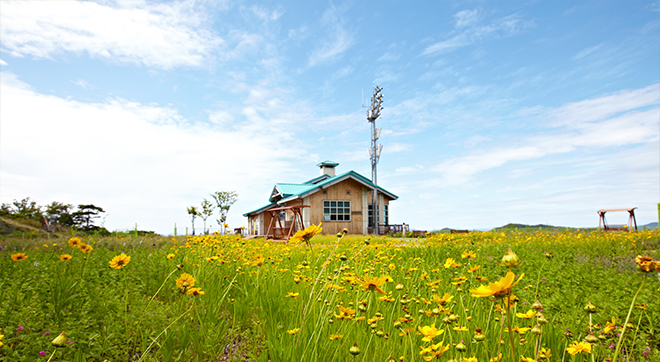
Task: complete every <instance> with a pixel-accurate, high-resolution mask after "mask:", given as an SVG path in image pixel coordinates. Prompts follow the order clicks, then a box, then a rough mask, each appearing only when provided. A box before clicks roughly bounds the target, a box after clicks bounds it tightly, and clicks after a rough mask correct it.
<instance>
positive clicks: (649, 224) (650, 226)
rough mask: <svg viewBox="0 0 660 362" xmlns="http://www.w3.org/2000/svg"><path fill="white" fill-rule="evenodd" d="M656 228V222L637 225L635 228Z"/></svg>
mask: <svg viewBox="0 0 660 362" xmlns="http://www.w3.org/2000/svg"><path fill="white" fill-rule="evenodd" d="M657 228H658V223H657V222H651V223H648V224H645V225H637V229H639V230H647V229H650V230H653V229H657Z"/></svg>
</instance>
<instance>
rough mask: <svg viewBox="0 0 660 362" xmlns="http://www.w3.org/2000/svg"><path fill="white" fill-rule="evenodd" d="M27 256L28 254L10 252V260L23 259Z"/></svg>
mask: <svg viewBox="0 0 660 362" xmlns="http://www.w3.org/2000/svg"><path fill="white" fill-rule="evenodd" d="M27 258H28V256H27V255H25V253H16V254H11V260H13V261H23V260H25V259H27Z"/></svg>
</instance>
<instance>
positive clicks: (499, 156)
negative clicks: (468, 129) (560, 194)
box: [433, 84, 660, 185]
mask: <svg viewBox="0 0 660 362" xmlns="http://www.w3.org/2000/svg"><path fill="white" fill-rule="evenodd" d="M659 91H660V88H659V85H658V84H654V85H651V86H649V87H646V88H642V89H636V90H630V91H622V92H618V93H615V94H612V95H606V96H602V97H599V98H596V99H589V100H584V101H580V102H575V103H569V104H566V105H564V106H562V107H559V108H557V109H555V110H549V111H548V112H547V113H546V114H545V115H544V116H541V117H542V118H545V119H546V120H547V119H550V120H553V121H554V122H553V123H552V126H554V127H555V130H554V131H551V132H546V133H541V134H539V135H536V136H531V137H526V138H523V139H521V140H519V141H518V142H516V143H515V144H512V145H504V144H501V145H499V146H494V147H492V148H489V149H481V150H477V151H475V152H474V153H472V154H470V155H465V156H459V157H455V158H452V159H449V160H447V161H444V162H442V163H440V164H438V165H436V166H435V167H434V168H433V170H434V171H436V172H438V173H440V174H441V175H442V177H443V181H442V182H443V183H444V184H446V185H460V184H463V183H466V182H468V181H469V180H470V179H471V178H472V177H473V176H474V175H475V174H477V173H479V172H482V171H485V170H488V169H492V168H496V167H500V166H502V165H504V164H506V163H509V162H515V161H523V160H531V159H538V158H541V157H544V156H547V155H552V154H559V153H567V152H571V151H574V150H576V149H577V148H589V149H592V150H594V151H595V152H600V151H602V150H604V149H607V148H611V147H621V146H627V145H637V144H644V143H648V142H657V140H658V134H657V128H658V119H659V118H660V114H659V113H660V109H658V107H657V106H658V104H659V103H660V99H659V97H658V94H659ZM649 107H650V109H647V108H649ZM546 123H547V121H546Z"/></svg>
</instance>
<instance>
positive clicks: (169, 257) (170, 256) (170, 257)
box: [166, 253, 176, 259]
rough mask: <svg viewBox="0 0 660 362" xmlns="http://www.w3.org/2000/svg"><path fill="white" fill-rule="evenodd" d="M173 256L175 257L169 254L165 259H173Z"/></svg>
mask: <svg viewBox="0 0 660 362" xmlns="http://www.w3.org/2000/svg"><path fill="white" fill-rule="evenodd" d="M175 256H176V255H174V254H172V253H170V254H167V256H166V258H167V259H172V258H174V257H175Z"/></svg>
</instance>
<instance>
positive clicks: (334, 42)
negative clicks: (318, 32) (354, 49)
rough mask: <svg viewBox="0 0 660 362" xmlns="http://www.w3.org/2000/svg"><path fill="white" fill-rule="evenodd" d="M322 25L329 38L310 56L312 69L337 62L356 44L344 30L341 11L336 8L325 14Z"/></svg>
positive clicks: (328, 10)
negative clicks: (318, 65)
mask: <svg viewBox="0 0 660 362" xmlns="http://www.w3.org/2000/svg"><path fill="white" fill-rule="evenodd" d="M321 23H322V24H323V25H324V29H326V31H325V33H327V34H328V38H326V39H324V40H321V41H320V44H321V45H320V46H319V47H317V48H316V49H315V50H314V51H313V52H312V53H311V54H310V55H309V62H308V65H309V66H310V67H312V66H315V65H317V64H322V63H327V62H332V61H335V60H337V59H338V58H339V57H340V56H341V55H342V54H343V53H344V52H345V51H346V50H348V48H350V47H351V45H353V43H354V40H353V36H352V35H351V34H350V33H349V32H348V31H347V30H346V29H345V28H344V24H343V21H342V19H341V17H340V14H339V10H338V9H337V8H335V7H334V6H333V7H331V8H329V9H327V10H326V11H325V13H323V18H322V20H321Z"/></svg>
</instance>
